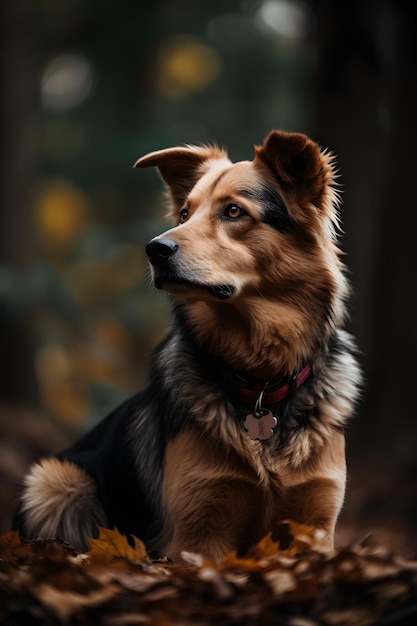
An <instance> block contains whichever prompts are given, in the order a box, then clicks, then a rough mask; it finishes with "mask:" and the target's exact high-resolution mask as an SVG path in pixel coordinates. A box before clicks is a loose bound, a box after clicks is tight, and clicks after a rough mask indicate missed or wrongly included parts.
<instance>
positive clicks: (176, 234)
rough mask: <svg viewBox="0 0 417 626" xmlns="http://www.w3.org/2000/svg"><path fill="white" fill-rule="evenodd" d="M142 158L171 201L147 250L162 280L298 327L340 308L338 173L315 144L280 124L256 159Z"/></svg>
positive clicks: (184, 295) (215, 154) (161, 154)
mask: <svg viewBox="0 0 417 626" xmlns="http://www.w3.org/2000/svg"><path fill="white" fill-rule="evenodd" d="M135 166H136V167H149V166H155V167H157V168H158V170H159V172H160V175H161V176H162V178H163V180H164V181H165V183H166V186H167V189H168V192H169V196H170V201H171V202H170V216H171V218H172V220H173V222H174V226H173V228H171V229H169V230H167V231H166V232H164V233H163V234H162V235H159V236H158V237H155V238H154V239H152V241H150V242H149V244H148V246H147V248H146V251H147V254H148V256H149V260H150V263H151V267H152V272H153V278H154V283H155V285H156V287H157V288H163V289H165V290H166V291H168V292H169V293H170V294H171V295H172V296H173V297H174V298H175V299H176V300H177V301H179V302H182V303H183V304H185V305H186V306H191V304H192V303H193V302H194V303H195V302H200V303H201V302H204V303H205V304H206V305H208V306H209V307H215V306H216V303H225V304H230V305H233V307H234V308H235V309H240V310H243V309H246V310H249V309H250V310H251V311H252V317H253V315H254V314H255V313H254V310H255V309H256V306H258V310H259V307H263V308H264V310H265V311H268V313H267V314H269V315H274V316H275V317H277V316H278V317H279V316H280V315H281V318H282V316H284V317H286V318H289V317H291V320H292V322H291V323H292V324H295V325H296V326H297V325H298V326H299V327H300V328H301V326H302V325H303V324H305V322H306V321H308V323H309V324H311V320H312V319H316V322H317V323H316V325H317V332H318V330H319V327H320V325H322V324H323V323H324V320H326V322H327V321H328V320H329V319H330V318H332V319H334V318H335V317H337V316H338V313H340V311H341V308H342V307H340V306H338V302H340V301H341V300H342V296H343V294H344V291H345V281H344V278H343V272H342V271H341V268H342V265H341V263H340V260H339V251H338V248H337V242H336V230H337V192H336V191H335V188H334V186H335V180H334V178H335V175H334V169H333V165H332V156H331V155H330V154H329V153H327V152H326V151H322V150H321V149H320V148H319V146H318V145H317V144H316V143H315V142H313V141H311V140H310V139H309V138H308V137H306V136H305V135H303V134H299V133H287V132H282V131H276V130H275V131H272V132H271V133H270V134H269V135H268V136H267V138H266V139H265V141H264V143H263V145H262V146H258V147H256V148H255V157H254V159H253V160H252V161H240V162H237V163H232V162H231V161H230V160H229V158H228V156H227V154H226V152H224V151H223V150H221V149H219V148H217V147H209V146H204V147H194V146H190V147H178V148H169V149H166V150H160V151H157V152H152V153H151V154H148V155H146V156H144V157H142V158H141V159H139V160H138V161H137V162H136V164H135ZM272 304H273V305H274V308H271V305H272ZM277 307H278V308H279V311H278V309H277ZM222 310H223V311H224V307H223V309H222ZM300 332H301V331H300Z"/></svg>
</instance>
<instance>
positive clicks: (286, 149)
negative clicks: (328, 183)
mask: <svg viewBox="0 0 417 626" xmlns="http://www.w3.org/2000/svg"><path fill="white" fill-rule="evenodd" d="M255 153H256V156H255V163H256V162H258V163H259V162H261V163H262V164H264V165H266V166H267V167H268V168H269V169H270V170H271V171H272V173H273V174H274V176H275V177H276V178H277V180H278V182H279V184H280V185H281V187H282V188H283V190H284V191H291V192H293V193H295V194H296V195H298V196H301V195H302V196H303V197H304V198H305V199H307V200H309V201H313V202H314V201H316V200H317V199H318V197H319V195H320V194H321V193H322V191H323V185H324V179H325V177H326V176H325V175H326V174H327V173H328V169H329V168H328V165H327V160H326V159H323V155H322V153H321V151H320V148H319V146H318V145H317V144H316V143H315V142H314V141H312V140H311V139H309V138H308V137H307V136H306V135H303V134H302V133H288V132H285V131H279V130H273V131H271V132H270V133H269V135H268V136H267V137H266V139H265V141H264V143H263V144H262V146H255ZM326 165H327V167H326ZM306 195H307V196H308V197H307V198H306Z"/></svg>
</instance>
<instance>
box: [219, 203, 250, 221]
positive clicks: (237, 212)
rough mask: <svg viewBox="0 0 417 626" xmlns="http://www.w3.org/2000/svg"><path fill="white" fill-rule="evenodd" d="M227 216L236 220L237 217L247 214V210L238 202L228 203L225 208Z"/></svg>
mask: <svg viewBox="0 0 417 626" xmlns="http://www.w3.org/2000/svg"><path fill="white" fill-rule="evenodd" d="M224 214H225V217H229V218H230V219H232V220H235V219H236V218H237V217H242V215H245V211H244V210H243V209H242V208H240V206H239V205H238V204H228V205H227V207H226V210H225V213H224Z"/></svg>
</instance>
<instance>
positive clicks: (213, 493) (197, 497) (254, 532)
mask: <svg viewBox="0 0 417 626" xmlns="http://www.w3.org/2000/svg"><path fill="white" fill-rule="evenodd" d="M164 496H165V506H166V510H167V517H168V519H169V525H170V527H171V541H170V542H169V543H168V544H167V545H166V546H165V548H164V551H165V552H166V554H167V556H168V557H171V558H174V559H177V558H180V557H181V552H182V551H188V552H197V553H200V554H203V555H204V556H206V557H208V558H210V559H211V560H213V561H218V560H219V559H221V558H222V557H223V556H225V555H226V554H228V553H229V552H231V551H232V550H237V551H238V552H240V553H244V552H245V551H246V550H247V549H248V548H249V547H250V546H251V545H252V544H253V543H254V541H256V540H257V539H260V538H261V536H262V533H263V532H264V528H260V527H259V519H260V517H259V511H260V510H261V509H262V507H264V494H263V492H262V490H261V488H260V486H259V483H258V480H257V477H256V475H253V476H252V475H249V474H245V472H244V471H243V470H242V469H241V468H240V467H239V466H238V465H237V464H236V463H232V462H230V459H229V458H227V457H225V455H224V454H222V453H219V450H216V447H215V445H213V442H210V443H208V442H205V441H203V440H202V439H201V437H200V436H199V435H197V434H195V433H192V432H187V433H183V434H182V435H180V436H179V437H178V438H177V439H176V440H175V441H173V442H171V444H170V445H169V447H168V450H167V454H166V460H165V481H164Z"/></svg>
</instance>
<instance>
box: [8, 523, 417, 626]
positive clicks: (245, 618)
mask: <svg viewBox="0 0 417 626" xmlns="http://www.w3.org/2000/svg"><path fill="white" fill-rule="evenodd" d="M289 529H290V532H291V535H292V543H291V545H290V547H289V548H288V549H287V550H280V549H279V546H278V544H276V543H274V542H273V541H272V539H271V537H270V536H268V537H265V538H264V539H263V540H262V541H261V542H260V543H259V544H258V545H257V546H255V547H254V548H253V550H252V551H251V552H250V553H249V554H248V555H246V556H245V557H244V558H239V557H238V556H237V555H236V554H230V555H228V556H227V557H226V558H224V559H223V561H221V562H220V563H219V564H216V565H215V564H213V563H211V562H209V561H208V560H206V559H205V558H204V557H203V556H201V555H198V554H190V553H183V563H181V564H180V563H177V564H174V563H170V562H168V561H164V560H161V561H152V560H151V559H150V558H149V557H148V556H147V554H146V550H145V547H144V545H143V543H142V542H141V541H140V540H139V539H137V538H135V537H133V538H130V541H128V540H127V538H126V537H125V536H123V535H121V534H120V533H119V532H118V531H117V530H106V529H101V530H100V535H99V537H98V539H92V540H91V542H90V543H91V551H90V552H88V553H80V552H78V551H76V550H74V549H73V548H72V547H71V546H70V545H69V544H67V543H65V542H64V541H62V540H60V539H48V540H38V541H31V542H29V541H24V540H21V539H20V538H19V536H18V535H17V533H14V532H9V533H5V534H4V535H1V536H0V623H1V624H9V625H12V624H13V625H15V624H22V625H24V624H31V625H36V624H42V625H43V626H55V625H61V624H64V625H74V626H77V625H81V624H83V625H86V626H88V625H90V624H91V625H93V624H94V625H97V624H103V625H105V626H124V625H126V626H127V625H130V624H139V625H140V624H155V625H157V626H170V625H171V624H178V625H181V626H186V625H187V624H198V625H200V626H205V625H211V624H217V625H221V624H227V625H229V624H230V625H232V624H233V625H236V624H249V625H251V624H253V625H255V624H262V625H265V626H268V625H269V624H271V625H272V624H274V625H278V626H279V625H285V626H287V625H288V626H344V625H346V626H347V625H349V626H351V625H355V626H366V625H377V624H380V625H381V626H388V625H390V624H395V625H402V624H403V625H404V626H405V625H406V624H414V623H417V563H416V562H411V561H406V560H404V559H403V558H402V557H398V556H395V555H392V554H390V553H389V551H388V550H386V549H385V548H382V547H381V546H375V545H372V543H371V542H369V541H364V542H362V543H360V544H355V545H352V546H348V547H345V548H341V549H338V550H335V551H334V552H332V553H326V554H323V553H320V552H319V551H318V550H317V549H316V545H317V544H316V537H315V536H314V534H313V533H312V532H311V531H310V530H309V529H307V528H304V527H302V526H299V525H297V524H295V523H293V522H289Z"/></svg>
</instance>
